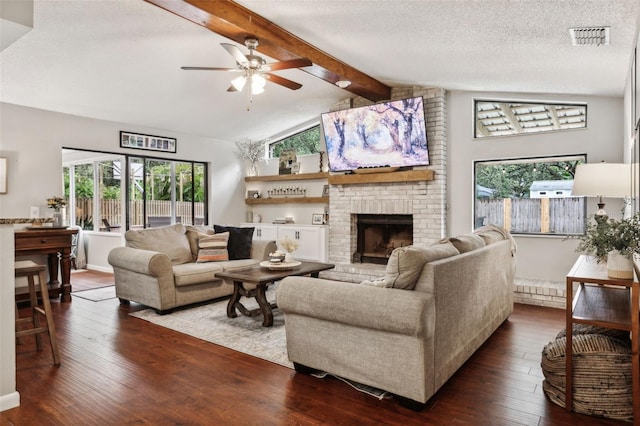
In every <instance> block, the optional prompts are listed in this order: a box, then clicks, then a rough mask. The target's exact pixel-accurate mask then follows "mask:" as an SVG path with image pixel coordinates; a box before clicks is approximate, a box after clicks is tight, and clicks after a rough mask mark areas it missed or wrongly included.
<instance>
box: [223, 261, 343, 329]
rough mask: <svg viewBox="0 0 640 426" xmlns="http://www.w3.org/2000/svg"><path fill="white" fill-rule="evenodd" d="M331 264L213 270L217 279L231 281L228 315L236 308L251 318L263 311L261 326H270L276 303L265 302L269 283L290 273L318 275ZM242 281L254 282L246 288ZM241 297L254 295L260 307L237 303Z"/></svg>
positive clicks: (304, 263)
mask: <svg viewBox="0 0 640 426" xmlns="http://www.w3.org/2000/svg"><path fill="white" fill-rule="evenodd" d="M334 266H335V265H332V264H330V263H320V262H300V265H298V266H295V267H293V268H291V269H280V270H272V269H269V268H266V267H263V266H260V265H255V266H251V267H249V268H243V269H238V270H235V271H224V272H219V273H216V278H222V279H226V280H231V281H233V294H232V295H231V299H229V304H228V305H227V317H229V318H235V317H237V316H238V313H237V312H236V308H237V309H238V310H239V311H240V312H241V313H242V314H243V315H246V316H250V317H253V316H256V315H260V314H262V316H263V320H262V326H263V327H271V326H272V325H273V312H272V308H275V307H276V304H275V303H269V302H268V301H267V297H266V291H267V288H268V287H269V284H271V283H273V282H275V281H279V280H281V279H283V278H286V277H290V276H300V275H311V276H312V277H314V278H318V274H319V273H320V271H326V270H327V269H332V268H333V267H334ZM245 284H250V285H254V286H255V288H252V289H247V288H245ZM241 296H244V297H255V299H256V301H257V302H258V305H259V306H260V308H258V309H253V310H249V309H247V308H245V307H244V306H243V305H242V303H240V297H241Z"/></svg>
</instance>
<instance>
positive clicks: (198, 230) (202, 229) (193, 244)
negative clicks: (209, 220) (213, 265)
mask: <svg viewBox="0 0 640 426" xmlns="http://www.w3.org/2000/svg"><path fill="white" fill-rule="evenodd" d="M186 228H187V239H188V240H189V247H190V248H191V255H192V257H193V260H194V261H195V260H196V259H197V258H198V240H199V239H200V237H206V236H207V235H213V234H214V232H213V229H212V228H209V227H207V226H195V225H187V226H186Z"/></svg>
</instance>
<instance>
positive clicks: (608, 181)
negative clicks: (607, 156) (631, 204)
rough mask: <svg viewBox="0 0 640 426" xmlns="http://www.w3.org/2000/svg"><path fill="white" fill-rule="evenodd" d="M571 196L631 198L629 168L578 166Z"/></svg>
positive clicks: (620, 166)
mask: <svg viewBox="0 0 640 426" xmlns="http://www.w3.org/2000/svg"><path fill="white" fill-rule="evenodd" d="M571 195H574V196H577V195H584V196H592V197H608V198H625V197H629V196H631V166H630V165H629V164H620V163H592V164H579V165H578V167H576V175H575V176H574V179H573V189H572V191H571Z"/></svg>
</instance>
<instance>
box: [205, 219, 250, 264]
mask: <svg viewBox="0 0 640 426" xmlns="http://www.w3.org/2000/svg"><path fill="white" fill-rule="evenodd" d="M213 229H214V231H216V234H218V233H221V232H228V233H229V244H228V245H227V250H229V260H236V259H250V258H251V241H252V240H253V231H254V229H255V228H253V227H251V228H238V227H235V226H221V225H213Z"/></svg>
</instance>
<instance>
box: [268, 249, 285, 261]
mask: <svg viewBox="0 0 640 426" xmlns="http://www.w3.org/2000/svg"><path fill="white" fill-rule="evenodd" d="M284 257H285V253H282V252H279V251H276V252H273V253H269V261H270V262H272V263H282V262H284Z"/></svg>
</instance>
